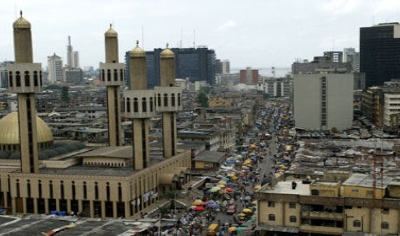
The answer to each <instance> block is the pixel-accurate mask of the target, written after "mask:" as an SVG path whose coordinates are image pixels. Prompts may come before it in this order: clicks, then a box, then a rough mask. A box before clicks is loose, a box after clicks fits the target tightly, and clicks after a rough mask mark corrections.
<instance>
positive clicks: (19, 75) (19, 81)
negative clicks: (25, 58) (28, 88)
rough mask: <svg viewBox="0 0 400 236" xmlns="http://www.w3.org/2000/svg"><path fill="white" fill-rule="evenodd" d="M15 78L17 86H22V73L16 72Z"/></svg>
mask: <svg viewBox="0 0 400 236" xmlns="http://www.w3.org/2000/svg"><path fill="white" fill-rule="evenodd" d="M15 80H16V81H15V82H16V86H17V87H21V73H19V71H17V72H16V73H15Z"/></svg>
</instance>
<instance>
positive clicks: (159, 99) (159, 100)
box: [157, 93, 161, 107]
mask: <svg viewBox="0 0 400 236" xmlns="http://www.w3.org/2000/svg"><path fill="white" fill-rule="evenodd" d="M157 103H158V106H159V107H161V94H160V93H159V94H158V95H157Z"/></svg>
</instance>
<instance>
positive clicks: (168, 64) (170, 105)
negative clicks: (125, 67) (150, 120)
mask: <svg viewBox="0 0 400 236" xmlns="http://www.w3.org/2000/svg"><path fill="white" fill-rule="evenodd" d="M160 74H161V76H160V77H161V86H160V87H156V88H155V93H156V98H157V111H158V112H161V113H162V118H163V119H162V120H163V146H164V147H163V149H164V157H167V158H168V157H172V156H174V155H176V152H177V147H176V143H177V133H176V113H177V111H180V110H182V102H181V94H182V88H179V87H175V55H174V52H172V51H171V50H170V49H169V48H168V44H167V48H166V49H164V50H163V51H162V52H161V53H160Z"/></svg>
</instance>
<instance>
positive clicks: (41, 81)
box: [39, 71, 43, 86]
mask: <svg viewBox="0 0 400 236" xmlns="http://www.w3.org/2000/svg"><path fill="white" fill-rule="evenodd" d="M39 80H40V86H43V80H42V71H39Z"/></svg>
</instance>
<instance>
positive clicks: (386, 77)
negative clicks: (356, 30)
mask: <svg viewBox="0 0 400 236" xmlns="http://www.w3.org/2000/svg"><path fill="white" fill-rule="evenodd" d="M399 55H400V25H399V23H397V22H395V23H382V24H378V25H375V26H371V27H363V28H360V71H361V72H364V73H365V78H366V86H367V87H371V86H377V85H382V84H383V82H385V81H390V80H392V79H400V66H399V65H400V57H399Z"/></svg>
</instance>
